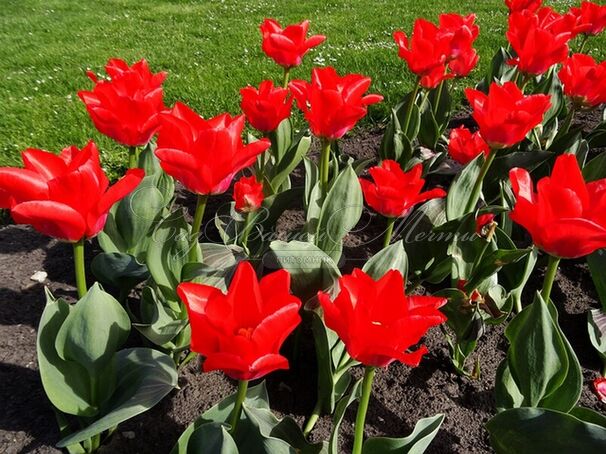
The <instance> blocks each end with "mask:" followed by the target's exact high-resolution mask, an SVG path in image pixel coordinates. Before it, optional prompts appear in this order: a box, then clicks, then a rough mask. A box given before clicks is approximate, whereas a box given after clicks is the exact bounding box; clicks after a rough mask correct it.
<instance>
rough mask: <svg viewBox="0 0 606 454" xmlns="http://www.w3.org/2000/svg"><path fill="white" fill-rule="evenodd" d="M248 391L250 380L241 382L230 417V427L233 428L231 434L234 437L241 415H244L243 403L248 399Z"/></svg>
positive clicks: (230, 430)
mask: <svg viewBox="0 0 606 454" xmlns="http://www.w3.org/2000/svg"><path fill="white" fill-rule="evenodd" d="M246 391H248V380H240V381H239V382H238V393H237V394H236V401H235V402H234V409H233V410H232V412H231V415H230V417H229V425H230V426H231V429H229V433H230V434H232V435H233V433H234V432H235V431H236V426H237V425H238V421H239V420H240V415H241V414H242V403H243V402H244V399H246Z"/></svg>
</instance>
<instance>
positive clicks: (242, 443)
mask: <svg viewBox="0 0 606 454" xmlns="http://www.w3.org/2000/svg"><path fill="white" fill-rule="evenodd" d="M278 423H279V420H278V418H276V417H275V416H274V415H273V413H272V412H271V410H269V409H264V408H255V407H251V408H248V407H247V406H246V404H244V405H242V417H241V418H240V421H239V422H238V425H237V427H236V431H235V433H234V438H235V440H236V443H237V445H238V446H239V447H240V449H241V450H242V451H243V452H247V453H250V454H274V453H275V454H296V453H297V452H298V451H297V450H295V448H293V447H292V446H290V444H288V443H287V442H286V441H284V440H281V439H279V438H276V437H273V436H272V435H271V432H272V430H273V428H274V427H275V426H276V425H277V424H278Z"/></svg>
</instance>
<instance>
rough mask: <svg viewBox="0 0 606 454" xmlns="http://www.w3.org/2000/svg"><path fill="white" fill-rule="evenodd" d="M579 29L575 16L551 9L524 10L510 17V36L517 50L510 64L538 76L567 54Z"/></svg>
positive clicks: (508, 34)
mask: <svg viewBox="0 0 606 454" xmlns="http://www.w3.org/2000/svg"><path fill="white" fill-rule="evenodd" d="M576 32H577V28H576V19H575V17H574V16H573V15H572V14H570V13H568V14H565V15H561V14H558V13H556V12H555V11H553V10H552V9H551V8H547V7H545V8H541V9H539V10H538V11H537V12H536V13H534V12H532V11H529V10H524V11H521V12H515V13H512V14H511V15H510V16H509V30H508V31H507V39H508V40H509V43H510V44H511V47H512V49H513V50H514V51H515V53H516V58H513V59H511V60H509V64H511V65H516V66H517V67H518V69H519V70H520V71H521V72H523V73H525V74H532V75H539V74H543V73H544V72H546V71H547V70H548V69H549V68H550V67H551V66H553V65H555V64H557V63H560V62H561V61H563V60H564V59H565V58H566V57H567V56H568V42H569V41H570V39H571V38H573V37H574V35H575V33H576Z"/></svg>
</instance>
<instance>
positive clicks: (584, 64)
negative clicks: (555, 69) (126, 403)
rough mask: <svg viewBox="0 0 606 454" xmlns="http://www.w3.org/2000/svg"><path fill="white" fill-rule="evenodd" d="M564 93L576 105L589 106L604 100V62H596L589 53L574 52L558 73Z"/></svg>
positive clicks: (605, 96)
mask: <svg viewBox="0 0 606 454" xmlns="http://www.w3.org/2000/svg"><path fill="white" fill-rule="evenodd" d="M558 76H559V77H560V80H561V81H562V84H564V94H566V96H568V97H570V98H572V101H573V103H574V104H575V105H576V106H579V107H584V108H591V107H595V106H598V105H600V104H602V103H605V102H606V62H602V63H600V64H597V63H596V62H595V60H594V59H593V58H591V57H590V56H589V55H584V54H574V55H573V56H572V57H569V58H568V59H567V60H566V61H565V62H564V64H563V65H562V69H561V70H560V72H559V73H558Z"/></svg>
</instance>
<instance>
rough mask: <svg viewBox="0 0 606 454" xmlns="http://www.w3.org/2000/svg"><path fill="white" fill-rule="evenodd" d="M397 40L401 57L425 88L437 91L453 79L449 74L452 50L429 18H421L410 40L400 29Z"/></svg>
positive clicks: (415, 24)
mask: <svg viewBox="0 0 606 454" xmlns="http://www.w3.org/2000/svg"><path fill="white" fill-rule="evenodd" d="M393 38H394V40H395V42H396V44H397V45H398V56H399V57H400V58H401V59H402V60H404V61H406V63H407V64H408V68H409V69H410V71H412V72H413V73H414V74H416V75H417V76H418V77H419V84H420V85H421V86H422V87H424V88H435V87H437V86H438V85H439V84H440V83H441V82H442V81H443V80H446V79H449V78H451V77H452V75H448V74H447V71H446V64H447V60H448V58H449V57H450V54H451V48H450V45H449V42H448V40H446V39H443V37H442V35H441V32H440V29H439V27H438V26H437V25H435V24H432V23H431V22H429V21H427V20H425V19H417V20H416V21H415V23H414V26H413V32H412V36H411V37H410V40H409V39H408V36H407V35H406V33H404V32H402V31H400V30H398V31H396V32H394V34H393Z"/></svg>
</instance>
